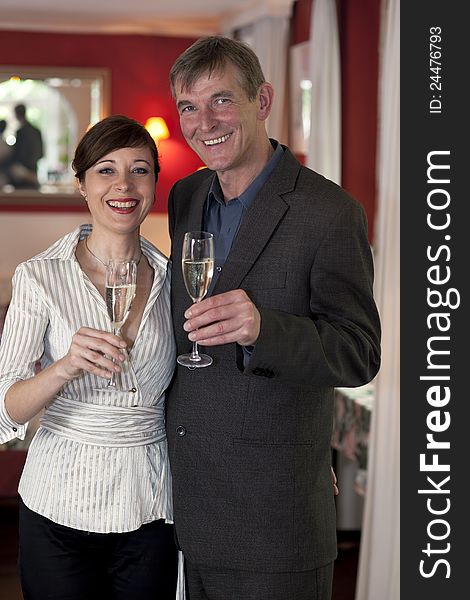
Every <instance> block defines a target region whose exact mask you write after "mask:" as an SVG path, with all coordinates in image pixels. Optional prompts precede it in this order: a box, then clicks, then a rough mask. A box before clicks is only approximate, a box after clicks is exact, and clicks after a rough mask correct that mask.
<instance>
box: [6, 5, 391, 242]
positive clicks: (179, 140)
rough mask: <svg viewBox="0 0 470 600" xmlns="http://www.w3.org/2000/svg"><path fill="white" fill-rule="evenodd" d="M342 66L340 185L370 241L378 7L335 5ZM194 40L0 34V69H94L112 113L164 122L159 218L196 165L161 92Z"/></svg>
mask: <svg viewBox="0 0 470 600" xmlns="http://www.w3.org/2000/svg"><path fill="white" fill-rule="evenodd" d="M337 6H338V17H339V30H340V46H341V59H342V105H343V113H342V138H343V139H342V147H343V155H342V164H343V167H342V169H343V172H342V185H343V186H344V187H345V188H346V189H347V190H348V191H349V192H350V193H351V194H352V195H353V196H354V197H355V198H357V199H358V200H359V201H360V202H361V203H362V204H363V205H364V207H365V209H366V212H367V216H368V219H369V237H370V239H371V240H372V239H373V224H374V213H375V197H376V179H375V155H376V135H377V77H378V44H379V20H380V0H361V2H357V0H337ZM311 8H312V0H297V1H296V2H295V4H294V14H293V18H292V30H291V31H292V35H291V43H292V44H297V43H300V42H304V41H306V40H307V39H308V36H309V27H310V13H311ZM193 41H194V40H193V39H192V38H173V37H158V36H143V35H142V36H141V35H83V34H61V33H37V32H18V31H2V32H1V34H0V63H2V64H12V65H25V66H27V65H31V66H36V65H40V66H74V67H101V68H107V69H109V70H110V72H111V85H112V93H111V112H112V113H114V114H116V113H123V114H126V115H128V116H130V117H133V118H135V119H137V120H138V121H140V122H142V123H144V122H145V120H146V119H147V117H149V116H152V115H161V116H163V117H164V118H165V119H166V120H167V123H168V126H169V128H170V132H171V139H169V140H165V141H162V142H161V143H160V154H161V164H162V171H161V173H160V178H159V182H158V186H157V195H158V198H157V204H156V210H158V211H159V212H165V211H166V201H167V196H168V192H169V190H170V187H171V185H172V184H173V183H174V182H175V181H176V180H177V179H179V178H181V177H184V176H185V175H187V174H189V173H191V172H192V171H194V170H195V169H197V168H198V167H199V166H201V162H200V161H199V159H198V157H197V156H196V155H195V154H194V153H193V152H192V150H190V149H189V148H188V147H187V146H186V143H185V141H184V139H183V137H182V135H181V133H180V129H179V122H178V115H177V112H176V109H175V107H174V103H173V100H172V98H171V94H170V91H169V86H168V72H169V69H170V67H171V65H172V63H173V61H174V59H175V58H176V57H177V56H178V55H179V54H180V53H181V52H182V51H183V50H184V49H185V48H187V47H188V46H189V45H190V44H191V43H192V42H193Z"/></svg>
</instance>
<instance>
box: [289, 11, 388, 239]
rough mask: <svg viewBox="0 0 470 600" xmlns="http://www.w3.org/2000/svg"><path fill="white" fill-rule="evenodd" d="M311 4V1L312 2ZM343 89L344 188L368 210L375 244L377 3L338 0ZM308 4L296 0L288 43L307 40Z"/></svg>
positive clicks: (370, 234)
mask: <svg viewBox="0 0 470 600" xmlns="http://www.w3.org/2000/svg"><path fill="white" fill-rule="evenodd" d="M313 1H314V0H313ZM337 8H338V23H339V38H340V52H341V89H342V92H341V93H342V186H343V187H344V188H345V189H346V190H348V191H349V192H350V193H351V194H352V195H353V196H354V197H355V198H356V199H357V200H359V202H361V203H362V204H363V206H364V208H365V210H366V213H367V217H368V220H369V240H371V241H372V240H373V229H374V218H375V206H376V142H377V96H378V93H377V90H378V68H379V67H378V60H379V27H380V0H361V2H357V0H337ZM311 10H312V0H297V1H296V2H295V4H294V14H293V19H292V28H291V44H292V45H294V44H300V43H301V42H305V41H307V40H308V39H309V36H310V16H311Z"/></svg>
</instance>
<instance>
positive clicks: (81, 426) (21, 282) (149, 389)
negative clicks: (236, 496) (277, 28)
mask: <svg viewBox="0 0 470 600" xmlns="http://www.w3.org/2000/svg"><path fill="white" fill-rule="evenodd" d="M90 232H91V225H82V226H81V227H79V228H77V229H76V230H75V231H73V232H72V233H70V234H68V235H66V236H64V237H63V238H61V239H60V240H58V241H57V242H56V243H55V244H53V245H52V246H51V247H50V248H48V249H47V250H45V251H44V252H42V253H41V254H39V255H37V256H36V257H34V258H31V259H30V260H27V261H26V262H24V263H22V264H20V265H19V266H18V267H17V269H16V271H15V274H14V277H13V294H12V300H11V304H10V306H9V309H8V312H7V315H6V319H5V326H4V331H3V335H2V340H1V345H0V443H4V442H6V441H8V440H10V439H13V438H14V437H19V438H21V439H23V438H24V435H25V432H26V425H19V424H18V423H15V422H14V421H12V419H11V418H10V417H9V415H8V413H7V411H6V409H5V394H6V392H7V390H8V389H9V388H10V386H11V385H13V384H14V383H15V382H16V381H20V380H24V379H28V378H30V377H32V376H33V375H34V372H35V364H36V362H37V361H38V360H39V361H40V364H41V367H42V368H45V367H47V366H48V365H50V364H51V363H53V362H55V361H56V360H58V359H59V358H61V357H62V356H64V355H65V353H66V352H67V351H68V349H69V347H70V342H71V339H72V336H73V334H74V333H75V332H76V331H77V330H78V329H79V328H80V327H81V326H86V327H93V328H96V329H102V330H109V328H110V323H109V317H108V313H107V310H106V304H105V302H104V300H103V298H102V296H101V295H100V293H99V292H98V290H97V289H96V288H95V287H94V285H93V284H92V283H91V281H90V280H89V279H88V277H87V276H86V274H85V273H84V272H83V271H82V270H81V268H80V265H79V263H78V261H77V260H76V258H75V249H76V246H77V243H78V241H79V240H80V239H82V238H84V237H85V236H87V235H89V233H90ZM141 249H142V252H143V254H144V255H145V256H146V258H147V259H148V261H149V263H150V265H151V266H152V267H153V269H154V273H155V274H154V281H153V285H152V289H151V292H150V296H149V299H148V302H147V305H146V307H145V310H144V314H143V316H142V322H141V324H140V328H139V331H138V334H137V337H136V339H135V342H134V344H133V346H132V348H131V350H130V352H129V354H128V356H127V357H126V360H125V362H124V364H123V369H124V371H123V374H122V376H121V380H120V381H119V380H118V383H119V388H120V389H121V390H125V391H112V392H109V391H96V390H95V388H104V386H105V385H106V380H104V379H102V378H100V377H97V376H95V375H92V374H90V373H84V374H83V375H82V376H81V377H79V378H77V379H74V380H73V381H71V382H69V383H67V384H66V385H65V386H64V387H63V388H62V389H61V390H60V392H59V394H57V396H56V397H55V398H54V399H53V401H52V402H51V403H50V405H49V407H48V408H46V409H45V410H44V413H43V416H42V417H41V421H40V426H39V428H38V431H37V433H36V434H35V436H34V438H33V440H32V442H31V445H30V447H29V450H28V455H27V460H26V464H25V467H24V470H23V473H22V476H21V480H20V485H19V493H20V496H21V498H22V499H23V501H24V503H25V504H26V506H28V507H29V508H30V509H31V510H33V511H35V512H37V513H39V514H41V515H43V516H45V517H47V518H48V519H51V520H52V521H54V522H56V523H59V524H61V525H66V526H68V527H73V528H76V529H81V530H84V531H93V532H98V533H108V532H125V531H133V530H135V529H137V528H138V527H140V525H142V524H144V523H149V522H151V521H153V520H156V519H161V518H163V519H166V520H167V521H168V522H172V519H173V511H172V496H171V474H170V470H169V464H168V451H167V443H166V437H165V423H164V402H165V389H166V388H167V386H168V384H169V382H170V380H171V377H172V374H173V370H174V364H175V342H174V338H173V329H172V324H171V312H170V294H169V291H170V273H169V262H168V260H167V259H166V257H165V256H164V255H163V254H161V253H160V252H159V251H158V250H157V249H156V248H155V247H154V246H153V245H152V244H150V242H148V241H147V240H145V239H144V238H141Z"/></svg>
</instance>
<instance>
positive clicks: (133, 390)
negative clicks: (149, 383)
mask: <svg viewBox="0 0 470 600" xmlns="http://www.w3.org/2000/svg"><path fill="white" fill-rule="evenodd" d="M129 391H130V392H132V393H133V394H135V393H136V391H137V388H132V389H130V390H129Z"/></svg>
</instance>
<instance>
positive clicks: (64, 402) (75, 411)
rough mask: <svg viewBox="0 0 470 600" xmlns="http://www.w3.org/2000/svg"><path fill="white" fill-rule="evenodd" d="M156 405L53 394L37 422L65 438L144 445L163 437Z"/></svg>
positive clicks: (161, 415)
mask: <svg viewBox="0 0 470 600" xmlns="http://www.w3.org/2000/svg"><path fill="white" fill-rule="evenodd" d="M159 404H160V406H133V407H122V406H102V405H97V404H88V403H86V402H79V401H77V400H70V399H68V398H62V397H57V398H56V399H55V400H54V401H53V402H52V404H51V405H50V407H48V408H47V409H46V410H45V411H44V415H43V416H42V418H41V422H40V426H41V427H42V428H44V429H46V430H48V431H52V432H53V433H56V434H57V435H60V436H63V437H66V438H68V439H71V440H74V441H77V442H82V443H84V444H92V445H95V446H110V447H116V448H119V447H121V448H123V447H131V446H145V445H147V444H153V443H155V442H160V441H162V440H164V439H165V438H166V432H165V422H164V403H163V402H160V401H159Z"/></svg>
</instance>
